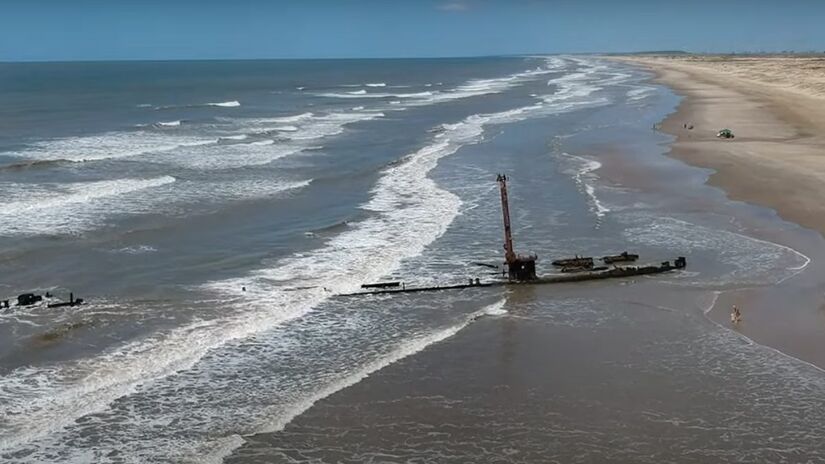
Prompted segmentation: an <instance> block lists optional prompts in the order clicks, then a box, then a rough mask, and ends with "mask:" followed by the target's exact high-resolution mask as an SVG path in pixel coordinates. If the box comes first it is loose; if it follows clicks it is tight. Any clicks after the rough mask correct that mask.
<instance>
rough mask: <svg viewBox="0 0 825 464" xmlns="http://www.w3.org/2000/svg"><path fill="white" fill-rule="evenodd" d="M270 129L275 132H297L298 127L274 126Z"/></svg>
mask: <svg viewBox="0 0 825 464" xmlns="http://www.w3.org/2000/svg"><path fill="white" fill-rule="evenodd" d="M272 130H273V131H277V132H298V131H299V130H300V129H298V127H297V126H275V127H273V128H272Z"/></svg>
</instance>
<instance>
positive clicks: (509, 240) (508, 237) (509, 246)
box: [496, 174, 516, 266]
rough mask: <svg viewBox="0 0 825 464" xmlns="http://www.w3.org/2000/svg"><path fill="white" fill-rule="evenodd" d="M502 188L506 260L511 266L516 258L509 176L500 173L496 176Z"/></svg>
mask: <svg viewBox="0 0 825 464" xmlns="http://www.w3.org/2000/svg"><path fill="white" fill-rule="evenodd" d="M496 181H498V185H499V188H500V189H501V212H502V214H503V215H504V260H505V262H507V265H508V266H509V265H510V264H512V263H513V262H514V261H515V260H516V252H515V251H514V250H513V232H512V229H511V227H510V202H509V201H508V199H507V176H505V175H502V174H499V175H498V177H497V178H496Z"/></svg>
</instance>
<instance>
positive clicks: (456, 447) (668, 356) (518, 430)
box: [226, 281, 825, 464]
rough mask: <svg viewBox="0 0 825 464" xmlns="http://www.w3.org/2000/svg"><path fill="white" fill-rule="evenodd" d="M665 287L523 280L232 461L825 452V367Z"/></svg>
mask: <svg viewBox="0 0 825 464" xmlns="http://www.w3.org/2000/svg"><path fill="white" fill-rule="evenodd" d="M656 286H657V284H656V283H655V282H653V281H647V282H635V283H634V282H630V283H628V284H627V285H626V286H621V287H612V288H597V287H590V288H589V291H588V292H587V297H582V293H583V292H582V291H581V287H576V286H560V287H552V288H551V287H535V288H530V289H528V288H516V289H513V290H512V291H508V292H507V296H506V304H505V305H504V307H503V309H504V311H506V313H505V314H503V315H489V316H486V317H482V318H481V319H478V320H476V321H474V322H472V323H471V324H469V325H468V326H467V327H465V328H464V329H463V330H461V331H460V332H458V333H457V334H456V335H454V336H453V337H451V338H447V339H446V340H443V341H441V342H440V343H436V344H433V345H431V346H430V347H428V348H427V349H425V350H424V351H422V352H420V353H418V354H416V355H415V356H410V357H408V358H405V359H402V360H400V361H399V362H397V363H395V364H392V365H390V366H388V367H386V368H384V369H382V370H381V371H380V372H377V373H375V374H374V375H371V376H369V377H367V378H366V379H364V380H363V381H361V382H359V383H357V384H355V385H353V386H351V387H350V388H347V389H344V390H342V391H339V392H337V393H335V394H333V395H332V396H330V397H327V398H325V399H322V400H321V401H319V402H318V403H316V404H315V405H314V406H313V407H312V408H310V409H309V410H307V411H306V412H305V413H304V414H302V415H301V416H299V417H297V418H296V419H295V420H294V421H293V422H291V423H290V424H289V425H287V426H286V428H285V429H284V430H283V431H281V432H278V433H273V434H259V435H255V436H252V437H248V438H247V443H246V444H245V445H244V446H243V447H242V448H240V449H239V450H238V451H237V452H236V453H235V454H233V455H232V456H230V457H229V458H228V459H227V460H226V462H227V463H235V464H250V463H287V462H342V463H349V462H352V463H362V462H421V463H443V462H456V463H458V462H500V463H505V462H524V463H533V462H556V463H595V462H638V463H661V462H680V463H706V462H815V461H817V460H820V459H825V448H824V447H823V446H822V445H821V443H820V440H819V437H818V434H817V432H816V431H815V430H816V427H817V425H816V422H815V421H817V420H821V419H819V417H820V416H821V415H822V413H821V412H818V411H820V410H819V408H816V407H814V405H815V404H818V401H819V399H818V395H821V394H822V392H823V391H825V378H823V377H822V376H821V373H820V372H819V371H818V370H816V368H814V367H812V366H809V365H805V364H801V363H798V362H796V361H794V360H791V359H790V358H787V357H785V356H783V355H781V354H780V353H778V352H776V351H772V350H768V349H765V348H764V347H762V346H760V345H755V344H752V343H749V342H748V340H747V339H745V338H743V337H741V336H739V335H737V334H736V333H735V332H731V331H729V330H726V329H724V328H722V327H719V326H718V325H716V324H714V323H712V322H711V321H709V320H707V319H706V318H704V317H703V316H702V314H701V301H699V300H697V299H696V298H695V296H696V292H695V291H679V292H673V293H669V292H668V293H662V292H661V291H659V290H657V289H656ZM685 310H687V311H685ZM779 398H787V399H788V401H783V400H779ZM808 408H811V409H808Z"/></svg>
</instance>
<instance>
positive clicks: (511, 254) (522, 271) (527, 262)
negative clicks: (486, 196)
mask: <svg viewBox="0 0 825 464" xmlns="http://www.w3.org/2000/svg"><path fill="white" fill-rule="evenodd" d="M496 181H497V182H498V185H499V188H500V189H501V212H502V214H503V216H504V260H505V262H506V263H507V272H508V276H509V278H510V280H518V281H526V280H535V279H536V259H537V257H536V256H535V255H527V256H523V255H519V254H516V252H515V250H514V249H513V231H512V228H511V226H510V202H509V200H508V198H507V176H505V175H503V174H499V175H498V177H497V178H496Z"/></svg>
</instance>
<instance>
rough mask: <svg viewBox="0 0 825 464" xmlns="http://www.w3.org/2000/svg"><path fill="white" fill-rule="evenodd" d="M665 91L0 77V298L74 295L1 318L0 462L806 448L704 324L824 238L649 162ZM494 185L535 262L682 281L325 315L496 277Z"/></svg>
mask: <svg viewBox="0 0 825 464" xmlns="http://www.w3.org/2000/svg"><path fill="white" fill-rule="evenodd" d="M678 101H679V97H678V96H676V95H675V94H673V93H672V92H671V91H670V90H669V89H667V88H664V87H662V86H660V85H658V84H655V83H653V82H652V76H651V75H649V74H648V73H646V72H644V71H641V70H639V69H636V68H633V67H630V66H627V65H624V64H617V63H614V62H610V61H607V60H603V59H599V58H595V57H587V56H535V57H532V56H531V57H501V58H471V59H470V58H468V59H433V60H429V59H420V60H317V61H312V60H299V61H203V62H198V61H193V62H101V63H17V64H15V63H6V64H0V198H1V199H2V202H0V262H2V267H3V271H4V272H3V273H2V278H1V279H0V291H2V294H3V295H4V296H2V299H5V298H12V299H13V298H14V297H15V296H16V295H17V294H20V293H24V292H27V291H36V292H38V293H44V292H46V291H48V292H51V293H53V294H54V295H55V296H56V297H57V298H61V299H63V300H65V299H66V298H67V296H68V293H69V292H73V293H74V294H75V296H78V297H81V298H84V299H85V300H86V304H84V305H82V306H78V307H74V308H47V307H45V306H44V305H38V306H34V307H25V308H19V307H14V306H12V307H11V308H10V309H8V310H5V309H4V310H0V405H2V407H0V457H1V458H2V460H3V462H10V463H30V462H72V463H75V462H77V463H81V462H84V463H85V462H96V463H97V462H118V463H119V462H129V463H144V462H175V463H177V462H238V463H250V462H309V461H312V462H468V461H472V462H490V461H495V460H507V461H509V462H538V461H555V462H602V461H607V460H611V459H612V460H620V461H621V460H631V461H634V462H651V463H652V462H665V461H670V460H673V461H679V462H708V460H714V459H722V460H725V461H734V460H736V459H742V460H743V462H745V461H748V462H754V461H776V462H805V460H806V459H812V461H811V462H813V461H815V460H816V459H822V458H823V455H825V451H823V447H822V445H821V444H820V443H819V442H820V437H819V436H818V434H817V433H815V430H816V428H817V427H818V425H817V424H819V423H821V421H822V420H823V419H825V417H822V413H820V412H817V409H816V408H815V407H814V405H816V404H818V403H817V401H818V398H821V395H822V393H823V392H825V376H823V373H822V372H821V371H820V370H818V369H816V368H814V367H813V366H811V365H808V364H806V363H804V362H802V361H799V360H796V359H794V358H790V357H787V356H785V355H783V354H781V353H779V352H776V351H774V350H772V349H770V348H767V347H763V346H761V345H757V344H755V343H753V342H752V341H750V339H748V338H747V337H745V336H743V335H742V334H739V333H737V332H735V331H731V330H729V329H728V328H727V327H722V326H720V325H718V324H716V323H714V322H712V321H710V320H709V319H708V318H707V317H706V314H705V313H706V312H707V311H708V310H709V309H710V308H711V306H712V305H713V303H714V302H716V301H717V299H718V298H720V295H725V294H726V292H730V291H735V290H737V289H742V288H758V287H766V286H773V285H777V284H779V283H782V284H783V285H785V286H786V287H784V288H786V290H787V291H793V289H794V288H797V287H796V286H799V287H806V286H810V285H811V282H812V280H811V279H812V277H808V276H809V275H810V274H811V272H812V269H813V265H812V264H811V263H812V258H813V257H818V256H819V255H818V253H821V252H819V251H817V250H818V249H825V247H821V245H822V243H821V239H819V238H817V237H818V236H814V235H813V234H811V233H810V231H806V230H803V229H801V228H798V227H794V226H793V225H789V224H787V223H785V222H783V221H781V220H780V219H778V218H777V217H776V216H775V215H774V214H772V213H770V212H768V211H765V210H763V209H760V208H757V207H753V206H749V205H745V204H742V203H738V202H734V201H731V200H728V199H727V197H726V196H725V195H724V193H723V192H721V191H719V190H717V189H714V188H711V187H708V186H706V185H705V181H706V180H707V177H708V175H709V173H708V172H707V171H705V170H702V169H697V168H691V167H688V166H686V165H684V164H682V163H681V162H678V161H675V160H673V159H671V158H668V157H666V156H664V155H665V154H666V152H667V144H668V143H669V142H670V141H671V140H670V137H668V136H666V135H664V134H662V133H659V132H657V131H655V130H652V127H653V126H654V125H655V124H656V123H657V122H659V121H661V120H662V118H663V117H664V116H665V115H667V114H668V113H670V112H672V111H673V109H674V108H675V107H676V105H677V104H678ZM499 173H501V174H506V175H507V176H508V177H509V179H510V201H511V211H512V213H511V214H512V220H513V226H514V235H515V240H516V248H517V249H518V250H519V251H521V252H528V251H529V252H534V253H536V254H537V255H538V256H539V270H540V273H547V272H551V271H552V267H551V266H550V261H551V260H552V259H553V258H557V257H563V256H568V255H573V254H579V255H587V256H602V255H605V254H613V253H617V252H621V251H625V250H628V251H631V252H637V253H639V254H640V255H641V256H642V261H644V262H661V261H666V260H671V261H672V260H673V259H674V258H676V257H677V256H685V257H687V259H688V269H687V270H685V271H684V272H676V273H671V274H667V275H660V276H655V277H645V278H637V279H626V280H621V281H612V282H611V281H606V282H598V283H586V284H581V285H563V286H558V287H555V286H554V287H544V288H534V289H532V288H516V289H501V288H489V289H488V288H484V289H469V290H463V291H458V292H442V293H435V294H418V295H405V296H398V295H390V296H380V297H364V298H347V299H345V298H339V297H336V295H337V294H340V293H348V292H353V291H357V290H358V289H359V286H360V285H361V284H363V283H369V282H375V281H381V280H403V281H404V282H405V284H406V285H407V286H417V285H442V284H457V283H465V282H467V280H468V279H471V278H473V279H474V278H480V279H481V280H482V281H493V280H497V279H500V278H501V277H500V275H499V273H498V272H496V271H492V270H491V269H489V268H486V267H480V266H478V265H476V264H474V263H476V262H483V263H489V264H493V265H496V264H500V263H501V261H502V256H503V253H502V226H501V210H500V203H499V192H498V185H497V184H496V175H497V174H499ZM820 247H821V248H820ZM817 269H818V267H817ZM788 289H789V290H788ZM548 369H549V371H548ZM508 389H509V390H508ZM508 392H509V393H508ZM694 401H695V402H694ZM605 424H607V425H605ZM659 434H661V435H659ZM731 436H732V437H733V438H730V437H731ZM497 437H501V439H498V438H497ZM611 445H612V446H611ZM802 458H805V459H802Z"/></svg>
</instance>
